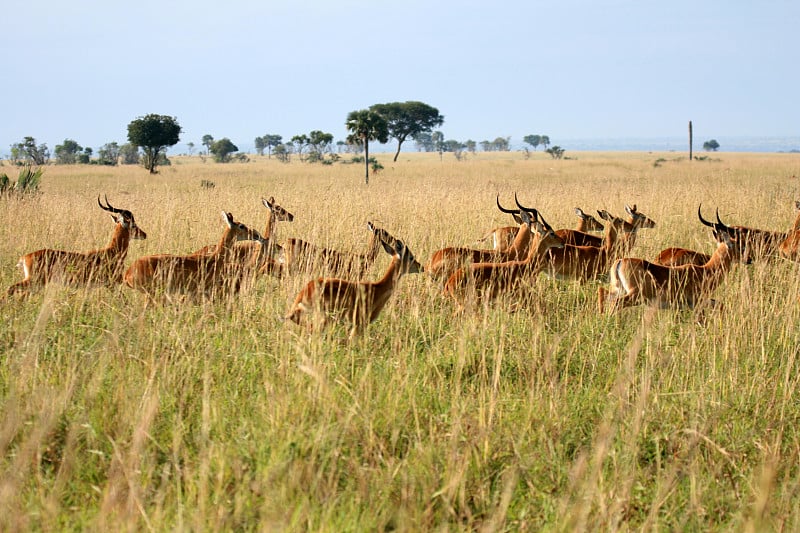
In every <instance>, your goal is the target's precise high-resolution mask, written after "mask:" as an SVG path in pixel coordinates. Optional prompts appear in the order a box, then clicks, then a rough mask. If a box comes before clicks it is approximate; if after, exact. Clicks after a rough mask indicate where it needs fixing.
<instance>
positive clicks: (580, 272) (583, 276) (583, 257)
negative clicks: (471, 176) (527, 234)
mask: <svg viewBox="0 0 800 533" xmlns="http://www.w3.org/2000/svg"><path fill="white" fill-rule="evenodd" d="M598 214H599V215H600V217H601V218H602V219H603V220H605V221H606V222H608V223H607V224H606V228H605V235H604V239H603V245H602V246H600V247H597V246H575V245H572V244H565V245H564V246H563V247H561V248H550V249H549V250H547V257H546V263H547V264H546V266H545V272H546V273H547V274H548V275H550V276H552V277H554V278H558V279H573V280H577V281H588V280H593V279H597V278H599V277H600V276H603V275H605V274H607V273H608V265H610V264H611V261H613V260H614V259H616V257H617V256H618V254H619V250H618V247H617V246H616V243H617V237H618V235H619V233H620V232H622V231H623V230H624V228H625V224H626V222H625V220H623V219H621V218H619V217H615V216H613V215H612V214H610V213H609V212H608V211H598ZM635 231H636V228H635V227H634V228H632V232H635Z"/></svg>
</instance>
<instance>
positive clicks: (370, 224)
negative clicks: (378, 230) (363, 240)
mask: <svg viewBox="0 0 800 533" xmlns="http://www.w3.org/2000/svg"><path fill="white" fill-rule="evenodd" d="M367 229H368V230H370V231H371V232H372V233H375V225H374V224H372V222H370V221H367Z"/></svg>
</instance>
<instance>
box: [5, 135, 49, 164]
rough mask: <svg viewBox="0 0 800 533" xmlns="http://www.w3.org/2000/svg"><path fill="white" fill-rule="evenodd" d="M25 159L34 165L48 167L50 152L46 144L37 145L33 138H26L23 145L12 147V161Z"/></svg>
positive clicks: (13, 145)
mask: <svg viewBox="0 0 800 533" xmlns="http://www.w3.org/2000/svg"><path fill="white" fill-rule="evenodd" d="M20 159H24V160H25V161H27V162H28V163H32V164H34V165H46V164H47V161H48V160H49V159H50V150H49V149H48V148H47V145H46V144H45V143H42V144H39V145H37V144H36V139H34V138H33V137H25V138H24V139H23V140H22V142H21V143H14V144H12V145H11V160H12V161H15V162H16V161H19V160H20Z"/></svg>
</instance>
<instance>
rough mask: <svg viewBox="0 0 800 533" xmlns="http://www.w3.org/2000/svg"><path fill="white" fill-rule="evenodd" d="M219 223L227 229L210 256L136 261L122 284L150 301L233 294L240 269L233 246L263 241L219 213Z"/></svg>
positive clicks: (150, 257) (248, 229) (155, 258)
mask: <svg viewBox="0 0 800 533" xmlns="http://www.w3.org/2000/svg"><path fill="white" fill-rule="evenodd" d="M222 220H223V221H224V222H225V225H226V226H227V227H226V228H225V231H224V232H223V234H222V237H221V238H220V240H219V243H218V244H217V245H216V247H215V248H214V252H213V253H210V254H190V255H171V254H159V255H150V256H145V257H140V258H139V259H137V260H136V261H134V262H133V264H131V266H130V267H129V268H128V270H127V271H126V272H125V277H124V281H125V284H126V285H127V286H128V287H131V288H132V289H136V290H139V291H142V292H144V293H145V294H147V295H148V296H149V297H150V298H151V299H155V298H156V297H157V296H168V295H171V294H186V295H189V296H191V297H199V296H205V297H215V296H218V295H220V294H224V293H229V292H232V291H235V290H236V288H237V284H238V283H239V282H240V281H241V279H240V277H241V269H242V268H243V267H242V265H241V263H237V261H236V257H235V252H234V251H233V245H234V243H236V242H238V241H244V240H256V241H263V237H261V234H260V233H258V231H256V230H254V229H250V228H248V227H247V226H245V225H244V224H242V223H241V222H236V221H235V220H234V219H233V215H232V214H230V213H227V212H225V211H223V212H222Z"/></svg>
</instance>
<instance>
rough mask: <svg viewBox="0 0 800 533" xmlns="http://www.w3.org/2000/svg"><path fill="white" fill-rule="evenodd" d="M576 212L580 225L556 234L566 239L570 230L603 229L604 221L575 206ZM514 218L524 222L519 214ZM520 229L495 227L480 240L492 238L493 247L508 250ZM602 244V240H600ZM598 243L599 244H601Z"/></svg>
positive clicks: (518, 221) (561, 230)
mask: <svg viewBox="0 0 800 533" xmlns="http://www.w3.org/2000/svg"><path fill="white" fill-rule="evenodd" d="M575 214H576V215H577V216H578V219H579V222H578V226H577V227H576V228H575V229H574V230H569V229H560V230H558V231H556V235H558V236H559V237H561V238H562V239H564V238H565V237H566V234H568V233H570V232H574V231H577V232H580V233H583V234H587V233H588V232H590V231H603V223H602V222H600V221H599V220H597V219H596V218H594V217H593V216H592V215H590V214H589V213H585V212H584V211H583V209H581V208H580V207H576V208H575ZM514 219H515V220H516V221H517V223H518V224H520V225H521V224H522V221H521V220H520V219H519V217H518V215H516V214H515V215H514ZM518 231H519V226H504V227H500V228H494V229H493V230H491V231H489V232H488V233H486V234H485V235H484V236H483V237H481V238H480V239H478V242H484V241H486V240H487V239H489V238H491V239H492V244H493V246H492V249H493V250H495V251H497V252H505V251H507V250H508V249H509V248H510V247H511V245H512V244H513V243H514V237H516V235H517V232H518ZM572 244H577V243H576V242H572ZM600 244H602V242H600ZM600 244H598V246H600Z"/></svg>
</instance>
